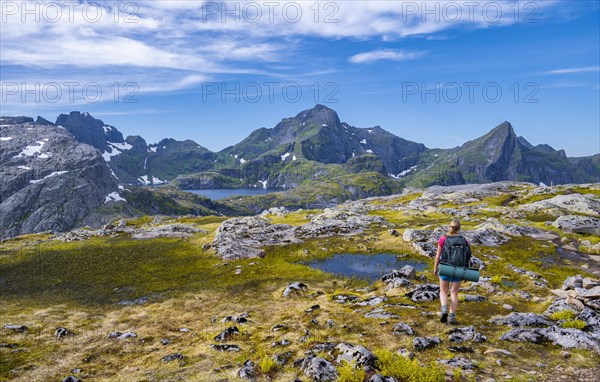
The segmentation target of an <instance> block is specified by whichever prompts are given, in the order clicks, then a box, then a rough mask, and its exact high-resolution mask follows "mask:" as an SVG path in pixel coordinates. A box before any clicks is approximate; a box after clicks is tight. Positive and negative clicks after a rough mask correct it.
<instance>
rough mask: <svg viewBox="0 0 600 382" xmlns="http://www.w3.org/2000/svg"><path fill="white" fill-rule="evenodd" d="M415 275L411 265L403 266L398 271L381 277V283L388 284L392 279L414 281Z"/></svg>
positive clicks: (395, 270)
mask: <svg viewBox="0 0 600 382" xmlns="http://www.w3.org/2000/svg"><path fill="white" fill-rule="evenodd" d="M415 275H416V271H415V268H414V267H413V266H411V265H405V266H403V267H402V268H400V269H394V270H393V271H392V272H390V273H387V274H385V275H383V276H382V277H381V281H383V282H384V283H386V284H388V283H390V282H392V281H394V279H398V278H404V279H414V278H415Z"/></svg>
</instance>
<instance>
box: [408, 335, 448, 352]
mask: <svg viewBox="0 0 600 382" xmlns="http://www.w3.org/2000/svg"><path fill="white" fill-rule="evenodd" d="M440 343H442V340H440V337H416V338H415V339H414V340H413V346H414V348H415V350H417V351H423V350H425V349H429V348H432V347H434V346H436V345H439V344H440Z"/></svg>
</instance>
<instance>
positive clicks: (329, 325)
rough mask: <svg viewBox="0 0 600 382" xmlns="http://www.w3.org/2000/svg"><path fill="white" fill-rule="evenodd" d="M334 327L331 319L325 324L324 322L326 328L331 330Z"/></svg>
mask: <svg viewBox="0 0 600 382" xmlns="http://www.w3.org/2000/svg"><path fill="white" fill-rule="evenodd" d="M335 325H336V324H335V321H333V320H332V319H329V320H327V322H325V326H326V327H328V328H333V327H334V326H335Z"/></svg>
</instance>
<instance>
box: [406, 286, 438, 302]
mask: <svg viewBox="0 0 600 382" xmlns="http://www.w3.org/2000/svg"><path fill="white" fill-rule="evenodd" d="M406 296H407V297H410V298H411V299H412V300H413V301H414V302H424V301H435V300H437V299H438V298H440V286H439V285H437V284H419V285H417V286H416V288H415V290H413V291H411V292H408V293H407V294H406Z"/></svg>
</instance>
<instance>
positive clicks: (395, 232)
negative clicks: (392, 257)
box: [388, 229, 400, 237]
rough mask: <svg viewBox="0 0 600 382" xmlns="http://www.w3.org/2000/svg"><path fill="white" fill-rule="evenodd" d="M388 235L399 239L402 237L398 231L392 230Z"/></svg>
mask: <svg viewBox="0 0 600 382" xmlns="http://www.w3.org/2000/svg"><path fill="white" fill-rule="evenodd" d="M388 233H389V234H390V235H392V236H394V237H399V236H400V232H398V231H396V230H395V229H390V230H389V231H388Z"/></svg>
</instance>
